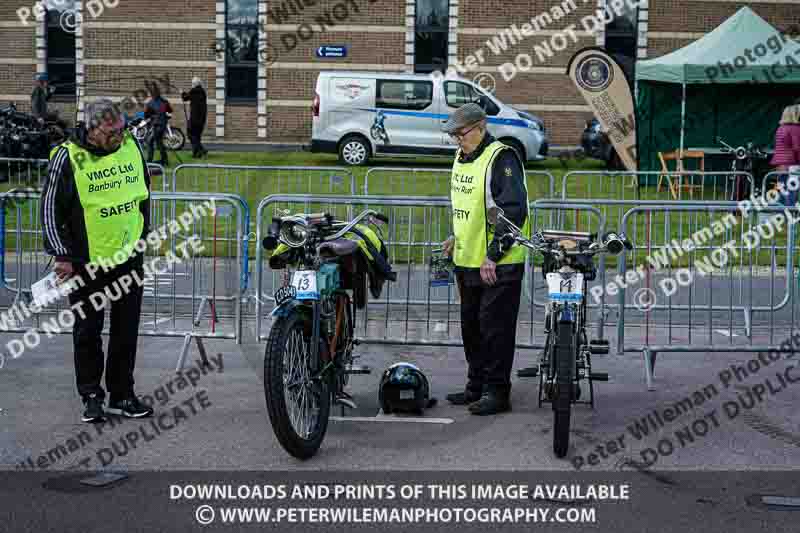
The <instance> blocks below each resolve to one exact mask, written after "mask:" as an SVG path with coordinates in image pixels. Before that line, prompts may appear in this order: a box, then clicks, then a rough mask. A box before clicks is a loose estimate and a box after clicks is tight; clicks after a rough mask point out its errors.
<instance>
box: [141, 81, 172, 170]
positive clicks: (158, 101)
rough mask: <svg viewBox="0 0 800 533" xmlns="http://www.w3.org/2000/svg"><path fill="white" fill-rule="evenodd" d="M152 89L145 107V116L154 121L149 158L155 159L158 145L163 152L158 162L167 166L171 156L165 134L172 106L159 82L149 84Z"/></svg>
mask: <svg viewBox="0 0 800 533" xmlns="http://www.w3.org/2000/svg"><path fill="white" fill-rule="evenodd" d="M148 85H149V86H148V89H149V91H150V101H149V102H147V105H145V108H144V116H145V118H149V119H151V120H152V121H153V134H152V135H151V136H150V142H149V143H148V146H147V160H148V161H152V160H153V152H154V151H155V147H156V146H158V151H159V153H160V154H161V160H160V161H159V162H158V163H159V164H160V165H161V166H163V167H164V168H166V167H167V166H168V165H169V158H168V157H167V149H166V148H165V147H164V134H165V133H166V131H167V121H168V120H169V118H168V117H167V113H172V106H171V105H170V103H169V102H168V101H167V99H166V98H164V97H162V96H161V90H160V89H159V88H158V84H157V83H155V82H151V83H149V84H148Z"/></svg>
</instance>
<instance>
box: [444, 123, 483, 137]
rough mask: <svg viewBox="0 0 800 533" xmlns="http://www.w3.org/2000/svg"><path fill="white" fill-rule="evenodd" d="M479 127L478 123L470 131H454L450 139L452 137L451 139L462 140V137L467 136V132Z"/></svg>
mask: <svg viewBox="0 0 800 533" xmlns="http://www.w3.org/2000/svg"><path fill="white" fill-rule="evenodd" d="M479 125H480V123H478V124H475V125H474V126H472V127H471V128H470V129H468V130H467V131H461V132H458V131H454V132H452V133H451V134H450V137H452V138H453V139H463V138H464V137H466V136H467V134H468V133H469V132H471V131H472V130H474V129H475V128H477V127H478V126H479Z"/></svg>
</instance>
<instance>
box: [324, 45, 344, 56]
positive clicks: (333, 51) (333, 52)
mask: <svg viewBox="0 0 800 533" xmlns="http://www.w3.org/2000/svg"><path fill="white" fill-rule="evenodd" d="M317 57H347V47H346V46H320V47H319V48H317Z"/></svg>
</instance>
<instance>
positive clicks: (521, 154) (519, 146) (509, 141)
mask: <svg viewBox="0 0 800 533" xmlns="http://www.w3.org/2000/svg"><path fill="white" fill-rule="evenodd" d="M500 142H501V143H503V144H505V145H506V146H510V147H511V148H513V149H514V150H516V151H517V153H518V154H519V157H520V159H522V164H523V165H524V164H525V161H527V159H525V147H524V146H522V143H521V142H519V141H518V140H516V139H510V138H508V137H506V138H505V139H500Z"/></svg>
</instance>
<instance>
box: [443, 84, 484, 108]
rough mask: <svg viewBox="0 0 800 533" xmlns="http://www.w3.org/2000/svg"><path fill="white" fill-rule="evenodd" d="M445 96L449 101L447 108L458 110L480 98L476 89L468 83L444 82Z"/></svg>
mask: <svg viewBox="0 0 800 533" xmlns="http://www.w3.org/2000/svg"><path fill="white" fill-rule="evenodd" d="M444 94H445V98H446V99H447V106H448V107H456V108H458V107H461V106H462V105H464V104H469V103H470V102H474V101H476V100H477V99H478V97H479V96H480V95H479V94H478V92H477V91H476V90H475V89H473V88H472V87H470V86H469V85H467V84H466V83H459V82H457V81H446V82H444Z"/></svg>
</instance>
